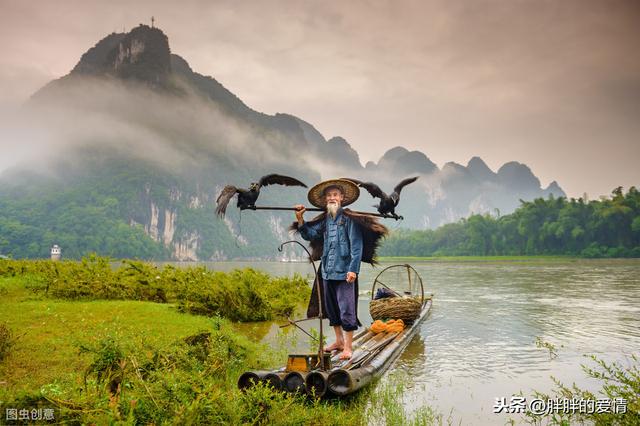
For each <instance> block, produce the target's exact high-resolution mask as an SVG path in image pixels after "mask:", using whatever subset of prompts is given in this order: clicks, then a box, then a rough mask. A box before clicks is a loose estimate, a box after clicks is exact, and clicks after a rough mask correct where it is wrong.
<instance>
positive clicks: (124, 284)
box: [0, 257, 437, 425]
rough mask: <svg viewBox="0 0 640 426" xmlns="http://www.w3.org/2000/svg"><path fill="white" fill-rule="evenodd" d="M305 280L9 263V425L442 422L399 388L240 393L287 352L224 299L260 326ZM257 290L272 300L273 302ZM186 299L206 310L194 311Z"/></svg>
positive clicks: (5, 297)
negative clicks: (16, 421) (337, 395)
mask: <svg viewBox="0 0 640 426" xmlns="http://www.w3.org/2000/svg"><path fill="white" fill-rule="evenodd" d="M244 281H253V284H248V283H247V282H244ZM298 281H299V282H298ZM231 283H234V284H233V285H232V284H231ZM301 283H305V284H304V285H305V286H307V284H306V280H304V279H303V278H301V277H296V278H295V279H293V280H290V279H286V278H273V277H270V276H268V275H266V274H262V273H260V272H257V271H252V270H244V271H234V272H231V273H228V274H224V275H219V274H218V273H214V272H212V271H208V270H206V269H204V268H186V269H176V268H170V267H166V266H165V267H162V268H158V267H156V266H154V265H150V264H144V263H139V262H125V263H124V264H123V265H122V266H121V267H119V268H117V267H113V265H112V264H110V263H109V262H108V259H104V258H95V257H93V258H87V259H85V260H84V261H83V262H50V261H37V262H36V261H33V262H28V261H9V260H0V296H1V297H0V307H1V308H2V309H0V331H1V333H0V334H1V336H0V345H1V347H2V352H3V354H2V358H1V359H0V401H2V402H1V403H0V412H1V413H3V420H4V415H5V413H7V411H6V410H11V412H15V413H16V414H17V413H28V414H29V416H30V417H29V418H31V416H32V415H33V413H36V414H37V415H45V413H46V415H51V416H53V420H54V421H55V422H62V423H71V424H75V423H77V424H280V425H293V424H295V425H304V424H309V425H319V424H335V425H337V424H340V425H361V424H372V423H380V424H425V422H426V423H431V422H432V421H435V419H436V418H437V416H435V415H434V414H433V413H432V412H431V411H430V410H429V409H427V408H424V409H418V410H417V411H416V412H415V413H408V412H407V411H405V409H404V408H403V406H402V404H401V402H400V400H399V399H397V398H396V397H395V396H397V392H398V388H397V385H394V384H393V383H391V384H384V385H383V386H378V387H377V388H375V389H367V390H365V391H363V392H361V393H360V394H359V395H357V396H355V397H352V398H348V399H346V400H329V401H316V400H313V399H310V398H306V397H303V396H300V395H291V394H287V393H280V392H275V391H273V390H272V389H269V388H265V387H263V386H257V387H254V388H251V389H250V390H248V391H246V392H240V391H239V390H238V389H237V387H236V381H237V378H238V377H239V375H240V374H241V373H242V372H244V371H247V370H249V369H264V368H274V367H275V366H281V365H283V364H284V361H285V360H286V353H287V351H286V349H287V348H286V347H277V345H269V346H268V345H265V344H261V343H258V342H259V341H260V337H259V336H251V337H247V336H245V335H243V334H242V333H240V332H238V331H237V328H236V327H235V325H234V323H232V322H231V321H230V320H229V319H227V318H223V317H224V316H228V317H232V315H229V311H230V310H231V309H230V308H229V311H227V310H225V309H227V308H222V307H220V306H219V305H220V304H221V303H222V300H232V301H233V303H235V304H236V305H235V307H234V309H236V308H237V309H239V312H244V313H243V314H241V315H239V316H241V317H242V318H249V317H251V318H252V315H253V314H248V312H249V311H250V308H249V307H250V306H252V307H255V308H256V309H258V310H259V311H261V313H260V314H259V315H258V316H261V317H267V316H269V317H271V316H273V317H274V318H277V317H278V316H280V315H282V314H285V313H286V312H287V311H288V308H287V307H286V306H284V305H278V304H277V303H275V302H274V300H273V299H272V297H276V296H274V295H276V294H277V297H278V298H280V299H287V297H288V298H289V300H291V301H296V300H299V299H298V297H297V296H296V295H295V293H296V292H299V291H300V294H301V295H303V296H304V297H303V298H304V299H305V300H306V298H307V297H308V286H307V287H306V290H304V291H301V289H300V288H299V285H302V284H301ZM257 285H264V286H267V287H268V288H267V289H266V290H268V292H274V293H273V294H266V295H265V294H264V293H263V291H264V289H260V288H257V287H254V286H257ZM199 289H200V290H202V293H201V294H200V293H199ZM214 289H215V290H214ZM92 290H95V293H94V294H93V295H92V293H91V291H92ZM183 292H184V294H182V295H181V293H183ZM245 293H246V294H245ZM285 293H288V294H285ZM196 294H197V296H196ZM225 297H226V298H227V299H224V298H225ZM220 298H222V299H221V300H219V301H218V302H216V303H217V304H215V305H214V304H213V300H214V299H220ZM255 298H257V299H259V300H253V299H255ZM185 300H188V301H189V303H191V304H196V303H201V304H202V306H204V307H207V309H206V310H205V311H204V312H201V309H204V308H202V306H201V307H200V308H199V309H196V310H194V309H189V308H188V306H189V305H187V304H185V303H183V302H184V301H185ZM229 303H230V302H229ZM199 306H200V305H199ZM209 308H210V309H209ZM193 312H196V313H205V314H206V316H205V315H194V314H192V313H193ZM214 312H215V315H213V313H214ZM209 315H213V316H209ZM256 337H257V338H256ZM394 395H395V396H394ZM13 410H15V411H13ZM24 410H28V411H24ZM33 410H35V411H33Z"/></svg>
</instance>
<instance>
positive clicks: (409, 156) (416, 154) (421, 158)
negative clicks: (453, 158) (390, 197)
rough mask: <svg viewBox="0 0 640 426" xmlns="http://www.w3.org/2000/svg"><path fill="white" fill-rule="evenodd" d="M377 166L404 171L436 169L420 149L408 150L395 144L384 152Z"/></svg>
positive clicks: (430, 171) (429, 170) (431, 171)
mask: <svg viewBox="0 0 640 426" xmlns="http://www.w3.org/2000/svg"><path fill="white" fill-rule="evenodd" d="M378 166H379V167H382V168H386V169H395V170H402V171H403V172H404V173H421V174H430V173H433V172H434V171H437V170H438V166H436V165H435V163H433V162H432V161H431V160H429V158H428V157H427V156H426V155H425V154H424V153H422V152H420V151H409V150H408V149H406V148H404V147H402V146H396V147H394V148H391V149H390V150H388V151H387V152H385V153H384V155H383V156H382V158H380V161H378Z"/></svg>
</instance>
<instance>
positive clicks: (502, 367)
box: [206, 260, 640, 424]
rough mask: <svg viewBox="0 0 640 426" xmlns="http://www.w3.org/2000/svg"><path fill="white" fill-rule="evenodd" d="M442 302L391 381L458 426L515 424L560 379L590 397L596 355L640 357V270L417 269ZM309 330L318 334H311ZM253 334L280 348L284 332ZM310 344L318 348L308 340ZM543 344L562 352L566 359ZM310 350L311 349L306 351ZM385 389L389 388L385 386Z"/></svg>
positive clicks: (267, 265)
mask: <svg viewBox="0 0 640 426" xmlns="http://www.w3.org/2000/svg"><path fill="white" fill-rule="evenodd" d="M206 265H207V266H208V267H210V268H212V269H218V270H230V269H234V268H244V267H253V268H256V269H261V270H264V271H266V272H269V273H271V274H275V275H291V274H293V273H295V272H298V273H301V274H303V275H306V274H309V276H311V274H312V273H313V270H312V268H311V266H310V265H309V264H307V263H281V262H216V263H206ZM411 265H412V266H413V267H414V268H415V269H416V270H417V271H418V272H419V274H420V275H421V277H422V278H423V280H424V283H425V291H426V292H428V293H433V294H434V298H433V308H432V311H431V315H430V317H429V318H427V320H426V321H425V322H424V323H423V324H422V326H421V330H420V332H419V334H418V335H417V336H416V337H415V338H414V339H413V341H412V342H411V343H410V344H409V346H408V347H407V349H406V350H405V352H404V353H403V354H402V355H401V356H400V358H399V359H398V360H397V361H396V362H395V364H394V365H393V367H392V368H391V369H390V370H389V371H388V372H387V373H386V376H387V378H388V376H389V374H391V375H398V374H399V373H401V375H402V376H401V377H403V379H402V380H403V382H404V384H405V392H404V397H403V399H404V400H403V403H404V404H405V406H407V407H408V408H409V409H413V408H415V407H419V406H422V405H424V404H427V405H429V406H430V407H432V408H433V409H435V410H436V411H437V412H439V413H442V414H443V415H444V417H445V418H447V417H450V418H451V419H452V420H453V423H455V424H458V423H459V422H460V423H462V424H505V422H506V421H507V420H508V419H509V417H510V416H511V417H513V418H514V419H516V421H518V419H520V418H521V417H520V416H519V415H517V414H511V415H509V414H505V413H501V414H494V413H493V407H494V404H495V402H496V401H495V400H496V398H501V397H505V398H506V399H507V401H509V399H510V398H511V397H512V396H514V395H517V394H519V393H520V392H522V393H523V394H524V395H525V396H526V397H527V398H528V399H529V400H530V399H531V397H532V395H533V390H534V389H535V390H538V391H543V392H547V391H549V390H551V389H553V388H554V384H553V382H552V380H551V376H554V377H556V378H557V379H559V380H560V381H561V382H563V383H564V384H566V385H571V384H572V383H574V382H575V383H576V384H577V385H578V386H580V387H582V388H586V389H590V390H597V389H599V388H600V384H599V383H598V382H596V381H595V380H593V379H589V378H588V377H587V376H586V374H585V373H584V372H583V371H582V368H581V364H585V365H588V366H591V367H593V366H594V363H593V362H592V361H591V360H590V359H588V358H586V357H585V355H588V354H594V355H596V356H598V357H599V358H601V359H604V360H606V361H617V362H620V363H621V364H623V365H628V364H629V362H630V360H629V355H630V354H632V353H635V354H638V353H639V352H640V260H566V261H544V260H542V261H539V260H532V261H509V262H506V261H505V262H500V261H492V262H459V263H458V262H450V261H446V262H445V261H443V262H437V261H435V262H434V261H428V262H412V263H411ZM385 266H388V264H382V265H381V266H378V267H377V268H372V267H370V266H369V265H364V264H363V267H362V271H361V274H360V283H361V284H360V286H361V290H362V291H361V297H360V300H359V316H360V318H361V320H362V322H363V323H364V324H365V325H367V324H369V323H370V316H369V313H368V301H369V298H370V296H369V295H368V294H366V292H365V290H366V289H367V287H369V286H370V283H371V282H372V281H373V278H374V277H375V276H376V275H377V273H378V272H380V270H382V269H383V267H385ZM307 327H308V326H307ZM243 330H244V331H246V332H247V333H252V334H254V335H255V336H256V337H257V338H260V339H263V340H265V341H268V342H274V341H275V339H276V335H277V333H278V330H279V327H278V326H277V325H276V324H270V323H263V324H249V325H246V326H243ZM301 340H302V341H303V342H304V341H306V340H308V339H307V338H306V337H305V336H302V338H301ZM536 340H538V341H541V342H546V343H549V344H552V345H554V347H555V352H556V353H557V357H553V356H552V355H551V354H550V351H549V350H548V349H547V348H545V347H539V345H536ZM306 347H307V348H308V344H307V345H306ZM383 380H384V379H383Z"/></svg>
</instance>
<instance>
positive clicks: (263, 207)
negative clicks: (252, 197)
mask: <svg viewBox="0 0 640 426" xmlns="http://www.w3.org/2000/svg"><path fill="white" fill-rule="evenodd" d="M244 210H279V211H292V212H295V211H297V209H296V208H295V207H277V206H253V207H247V208H245V209H244ZM306 210H307V211H308V212H324V211H326V210H325V209H319V208H316V207H308V208H306ZM352 212H353V213H355V214H361V215H366V216H376V217H381V218H383V219H395V220H400V219H399V218H394V217H393V216H389V215H386V214H380V213H373V212H360V211H355V210H352Z"/></svg>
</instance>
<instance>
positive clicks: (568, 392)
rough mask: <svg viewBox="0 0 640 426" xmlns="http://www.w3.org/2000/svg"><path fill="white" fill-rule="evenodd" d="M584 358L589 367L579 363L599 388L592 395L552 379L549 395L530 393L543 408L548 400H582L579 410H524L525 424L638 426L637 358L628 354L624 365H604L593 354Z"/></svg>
mask: <svg viewBox="0 0 640 426" xmlns="http://www.w3.org/2000/svg"><path fill="white" fill-rule="evenodd" d="M556 356H557V354H556ZM588 358H589V359H590V361H591V363H592V364H593V366H589V365H584V364H583V365H582V369H583V371H584V372H585V374H586V375H587V376H588V377H590V378H592V379H595V380H597V381H598V382H599V383H600V384H601V386H602V387H601V388H600V389H599V390H598V391H596V392H595V393H594V392H592V391H588V390H585V389H581V388H580V387H578V386H577V385H576V384H575V383H574V384H573V385H571V386H567V385H565V384H563V383H561V382H560V381H559V380H557V379H556V378H554V377H552V380H553V381H554V383H555V389H554V390H553V391H552V392H551V393H543V392H537V391H536V392H534V394H535V397H536V398H539V399H541V400H543V401H546V404H545V405H546V406H550V403H549V401H558V400H559V401H583V408H582V409H578V408H579V407H570V408H573V409H564V410H553V412H551V413H537V412H531V411H528V412H527V413H526V417H525V418H526V420H527V422H528V423H530V424H534V425H539V424H543V422H544V424H550V425H572V424H593V425H602V426H609V425H628V426H638V425H640V358H638V356H637V355H635V354H632V355H631V356H630V357H629V358H628V360H627V364H628V365H622V364H621V363H619V362H611V363H608V362H606V361H605V360H603V359H600V358H598V357H596V356H595V355H590V356H588ZM587 401H588V403H587Z"/></svg>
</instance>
